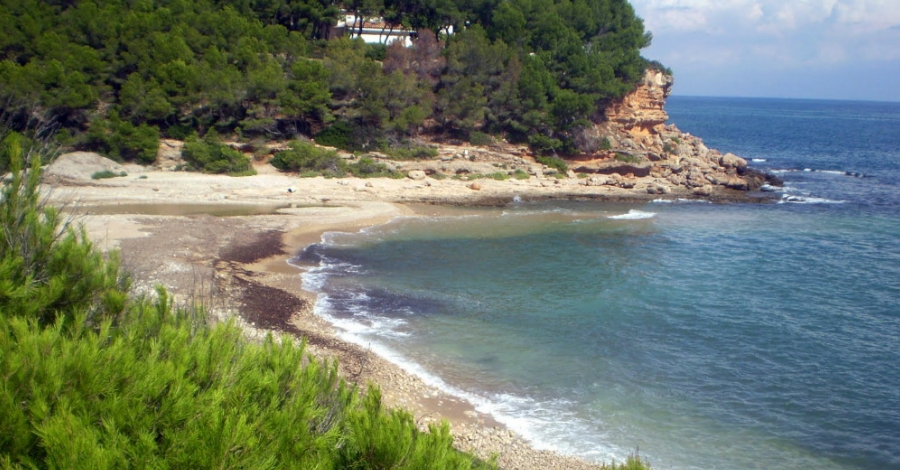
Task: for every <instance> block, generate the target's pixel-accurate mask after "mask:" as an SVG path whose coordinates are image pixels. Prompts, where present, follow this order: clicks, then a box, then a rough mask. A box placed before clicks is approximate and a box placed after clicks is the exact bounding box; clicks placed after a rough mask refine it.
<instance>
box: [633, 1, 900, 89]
mask: <svg viewBox="0 0 900 470" xmlns="http://www.w3.org/2000/svg"><path fill="white" fill-rule="evenodd" d="M631 3H632V5H634V8H635V10H636V11H637V13H638V15H639V16H640V17H642V18H643V19H644V23H645V26H646V28H647V29H648V30H650V31H651V32H653V44H652V45H651V46H650V47H649V48H647V49H645V50H644V51H643V55H644V56H645V57H647V58H649V59H656V60H659V61H660V62H662V63H664V64H665V65H667V66H669V67H671V68H672V69H673V70H674V72H675V88H674V90H673V94H676V95H699V96H748V97H779V98H781V97H784V98H824V99H857V100H877V101H900V0H631Z"/></svg>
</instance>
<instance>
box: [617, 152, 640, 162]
mask: <svg viewBox="0 0 900 470" xmlns="http://www.w3.org/2000/svg"><path fill="white" fill-rule="evenodd" d="M616 160H618V161H620V162H623V163H640V162H641V158H640V157H635V156H634V155H628V154H627V153H622V152H616Z"/></svg>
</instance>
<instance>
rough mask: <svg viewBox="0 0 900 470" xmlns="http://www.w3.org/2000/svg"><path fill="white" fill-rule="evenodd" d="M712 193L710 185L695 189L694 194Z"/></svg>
mask: <svg viewBox="0 0 900 470" xmlns="http://www.w3.org/2000/svg"><path fill="white" fill-rule="evenodd" d="M711 195H712V187H710V186H700V187H699V188H695V189H694V196H703V197H706V196H711Z"/></svg>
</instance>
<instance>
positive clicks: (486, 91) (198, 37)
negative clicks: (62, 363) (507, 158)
mask: <svg viewBox="0 0 900 470" xmlns="http://www.w3.org/2000/svg"><path fill="white" fill-rule="evenodd" d="M343 11H346V12H349V13H352V14H354V15H356V17H357V18H360V20H359V21H356V22H353V23H352V24H351V25H349V27H350V28H361V26H362V20H361V18H369V19H374V18H381V19H383V20H384V27H385V28H386V29H388V28H389V29H404V30H412V31H417V33H416V34H415V37H414V40H413V45H412V46H411V47H410V48H404V47H401V46H399V45H394V46H389V47H385V46H383V45H368V44H364V43H362V41H361V40H359V39H355V40H351V39H348V38H347V37H345V36H343V35H342V32H341V31H340V30H338V29H337V24H338V20H339V19H341V18H342V16H343ZM0 28H2V30H3V34H2V35H0V85H2V86H0V103H2V104H3V106H4V108H5V109H6V110H7V111H12V112H13V113H14V114H15V113H19V115H20V116H33V115H35V114H37V115H39V116H42V119H44V120H45V121H46V122H48V123H53V124H54V125H57V126H60V127H61V128H63V129H64V130H65V131H64V132H61V133H60V135H61V136H63V137H64V138H65V139H64V140H65V142H63V143H65V144H69V145H72V146H75V147H79V148H85V149H95V150H98V151H101V152H104V153H106V154H108V155H109V156H111V157H113V158H119V159H127V160H138V161H147V160H149V159H150V158H151V155H150V154H151V152H150V147H149V146H148V145H147V142H149V140H151V137H152V136H156V135H160V136H166V137H171V138H185V137H187V136H188V135H189V134H192V133H196V134H199V135H201V136H202V135H205V134H206V133H207V132H209V131H210V130H215V131H216V132H218V133H219V134H222V135H237V136H238V137H245V138H252V137H257V136H265V137H271V138H292V137H294V136H296V135H306V136H315V135H316V134H318V133H320V132H322V131H323V130H325V129H327V128H328V127H329V126H331V125H341V126H344V127H346V126H347V125H348V124H349V125H350V126H351V127H353V128H354V129H356V130H357V132H355V134H354V135H355V142H354V145H355V146H356V147H363V148H364V147H366V146H372V145H383V144H384V143H385V142H388V143H390V142H396V141H400V140H402V139H404V138H406V137H408V136H411V135H416V134H418V133H420V132H421V131H423V130H424V131H427V132H431V133H438V134H441V133H443V134H451V135H455V136H459V137H463V138H466V137H467V136H468V135H469V133H471V132H474V131H478V132H488V133H492V134H498V135H504V136H505V137H507V138H509V139H511V140H514V141H522V142H528V143H530V144H532V145H533V146H534V147H536V148H537V149H540V150H545V151H547V152H560V153H569V152H575V151H577V150H578V149H577V148H575V144H574V142H575V139H574V138H573V136H574V134H575V133H577V132H578V130H579V129H580V128H581V127H583V126H584V125H585V124H586V123H587V122H589V121H590V120H591V119H592V117H594V115H595V114H596V112H597V110H598V109H601V108H602V107H603V106H604V105H605V104H606V103H608V102H609V101H611V100H613V99H615V98H618V97H621V96H623V95H624V94H625V93H627V92H628V91H629V90H631V89H632V88H633V87H634V86H635V84H636V83H637V81H638V80H639V78H640V76H641V74H642V73H643V70H644V68H646V67H647V66H648V62H647V61H646V60H645V59H643V58H642V57H641V55H640V50H641V49H642V48H644V47H646V46H647V45H649V43H650V39H651V36H650V34H649V33H648V32H646V31H645V30H644V26H643V21H642V20H641V19H640V18H638V17H637V16H636V15H635V13H634V10H633V8H632V7H631V5H630V4H629V3H628V2H627V1H626V0H415V1H413V0H345V1H337V0H196V1H190V0H133V1H132V0H76V1H71V2H46V1H40V0H8V1H5V2H4V8H3V10H2V11H0Z"/></svg>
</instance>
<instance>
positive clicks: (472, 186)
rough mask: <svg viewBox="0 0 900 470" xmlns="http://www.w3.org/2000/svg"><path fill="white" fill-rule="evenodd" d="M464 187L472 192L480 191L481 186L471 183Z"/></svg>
mask: <svg viewBox="0 0 900 470" xmlns="http://www.w3.org/2000/svg"><path fill="white" fill-rule="evenodd" d="M466 187H467V188H469V189H471V190H472V191H481V184H480V183H471V184H469V185H468V186H466Z"/></svg>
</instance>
